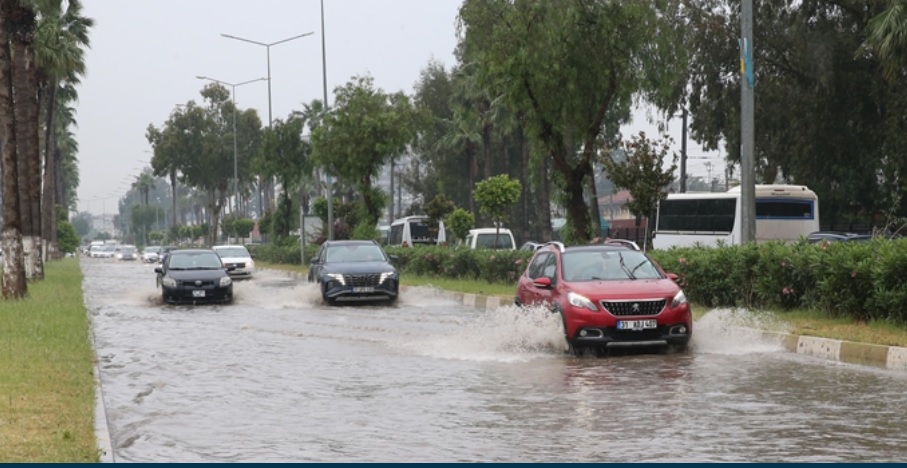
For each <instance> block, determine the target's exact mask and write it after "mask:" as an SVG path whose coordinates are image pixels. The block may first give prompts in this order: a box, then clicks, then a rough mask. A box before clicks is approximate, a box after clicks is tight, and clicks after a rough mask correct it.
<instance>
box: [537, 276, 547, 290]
mask: <svg viewBox="0 0 907 468" xmlns="http://www.w3.org/2000/svg"><path fill="white" fill-rule="evenodd" d="M532 284H534V285H535V287H537V288H542V289H551V278H549V277H547V276H540V277H538V278H536V279H534V280H532Z"/></svg>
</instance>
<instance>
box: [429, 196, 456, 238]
mask: <svg viewBox="0 0 907 468" xmlns="http://www.w3.org/2000/svg"><path fill="white" fill-rule="evenodd" d="M456 208H457V205H456V203H454V202H453V201H452V200H448V199H447V197H445V196H444V194H443V193H439V194H437V195H435V198H432V200H431V201H430V202H428V204H427V205H425V214H426V215H428V223H426V224H428V228H429V229H430V230H431V231H432V232H433V233H437V232H438V230H439V229H440V221H443V220H444V218H446V217H447V215H449V214H451V213H452V212H453V211H454V209H456Z"/></svg>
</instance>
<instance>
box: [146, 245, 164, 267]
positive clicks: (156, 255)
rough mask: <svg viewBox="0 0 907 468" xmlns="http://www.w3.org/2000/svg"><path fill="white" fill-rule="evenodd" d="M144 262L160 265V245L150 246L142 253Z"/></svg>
mask: <svg viewBox="0 0 907 468" xmlns="http://www.w3.org/2000/svg"><path fill="white" fill-rule="evenodd" d="M142 261H143V262H145V263H158V262H160V261H161V247H160V246H159V245H149V246H147V247H145V250H144V251H143V252H142Z"/></svg>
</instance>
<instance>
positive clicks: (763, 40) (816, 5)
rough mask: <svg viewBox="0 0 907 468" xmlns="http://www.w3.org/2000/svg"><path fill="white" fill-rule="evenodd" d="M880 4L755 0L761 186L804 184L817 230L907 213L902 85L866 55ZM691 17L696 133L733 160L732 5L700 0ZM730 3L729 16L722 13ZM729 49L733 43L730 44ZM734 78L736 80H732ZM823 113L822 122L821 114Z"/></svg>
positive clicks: (736, 137) (736, 131) (735, 20)
mask: <svg viewBox="0 0 907 468" xmlns="http://www.w3.org/2000/svg"><path fill="white" fill-rule="evenodd" d="M883 3H884V2H826V1H820V2H787V1H785V0H765V1H760V2H754V20H753V21H754V23H755V24H758V25H759V27H757V28H755V29H754V35H755V37H754V39H753V42H754V43H755V44H756V48H755V54H756V56H755V57H754V61H755V62H756V63H757V64H758V65H757V66H756V68H755V73H756V75H755V79H756V82H757V87H758V88H757V89H758V90H757V96H758V97H757V104H756V109H755V112H756V115H757V118H758V121H757V124H756V128H755V135H754V136H755V157H754V162H755V167H756V182H757V183H773V182H776V181H783V182H788V183H797V184H804V185H808V186H809V187H810V188H811V189H813V190H814V191H815V192H816V194H817V195H818V197H819V199H820V200H821V204H822V213H821V215H822V224H823V225H826V224H830V223H834V222H840V221H850V220H852V219H853V218H857V217H860V218H862V219H864V220H865V218H864V217H865V216H871V215H872V214H873V213H878V212H880V211H889V210H890V211H892V212H896V213H905V214H907V205H905V204H904V202H903V201H904V200H907V197H905V195H907V186H905V185H904V184H903V183H902V182H900V181H902V180H903V177H904V175H907V159H905V158H903V157H899V156H895V155H900V154H904V153H905V152H907V122H905V121H904V119H903V109H904V108H905V107H907V89H905V88H904V86H903V85H902V83H901V82H900V81H898V82H892V81H889V80H885V78H884V75H883V73H882V69H881V68H880V64H879V61H878V58H877V57H875V56H874V55H873V54H872V53H866V52H865V51H863V52H860V53H858V51H861V50H862V48H863V47H864V43H865V40H866V34H868V31H869V28H868V24H869V22H870V20H871V19H872V18H873V17H877V16H878V14H879V13H880V12H881V11H882V7H883ZM690 5H691V6H692V7H691V8H689V9H688V10H687V12H688V16H687V17H688V21H689V26H688V28H687V31H688V34H687V36H686V37H685V43H686V47H687V48H688V49H689V50H696V51H697V53H696V54H694V55H693V58H692V61H691V64H690V77H689V86H688V89H689V92H690V95H689V97H688V103H689V111H690V113H691V115H692V116H693V119H692V123H691V129H690V131H691V135H693V136H694V137H695V138H696V140H697V141H699V142H700V143H702V144H703V146H704V147H705V148H706V149H715V148H718V146H719V145H722V144H723V145H725V149H726V152H727V157H728V163H729V164H734V163H737V162H739V161H740V91H739V79H738V76H739V63H738V61H739V50H738V46H737V44H736V41H726V40H724V39H723V38H722V37H736V36H737V35H739V29H740V19H739V13H738V9H737V8H735V7H733V6H734V5H736V2H728V1H720V0H697V1H695V2H691V3H690ZM728 7H730V8H728ZM731 42H733V43H731ZM729 77H731V78H730V79H729ZM817 116H821V118H817Z"/></svg>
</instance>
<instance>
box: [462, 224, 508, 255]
mask: <svg viewBox="0 0 907 468" xmlns="http://www.w3.org/2000/svg"><path fill="white" fill-rule="evenodd" d="M463 244H464V245H465V246H466V247H467V248H469V249H497V250H516V242H515V241H514V240H513V233H512V232H510V229H507V228H500V229H498V228H478V229H470V230H469V234H466V239H464V240H463Z"/></svg>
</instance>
